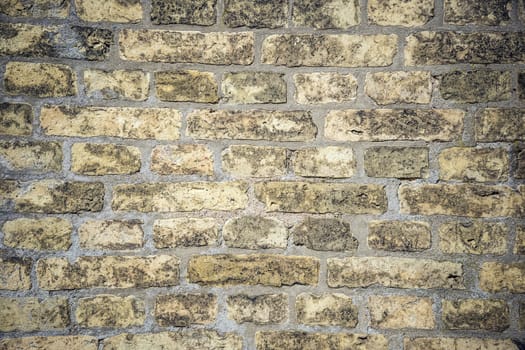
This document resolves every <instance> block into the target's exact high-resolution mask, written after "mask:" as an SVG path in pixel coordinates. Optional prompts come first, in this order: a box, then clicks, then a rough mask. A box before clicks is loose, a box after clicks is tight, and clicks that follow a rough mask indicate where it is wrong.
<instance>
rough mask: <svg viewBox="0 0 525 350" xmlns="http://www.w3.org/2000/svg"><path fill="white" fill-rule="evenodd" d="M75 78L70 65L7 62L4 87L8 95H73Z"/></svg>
mask: <svg viewBox="0 0 525 350" xmlns="http://www.w3.org/2000/svg"><path fill="white" fill-rule="evenodd" d="M76 79H77V78H76V74H75V73H74V72H73V70H72V69H71V67H69V66H66V65H63V64H49V63H30V62H8V63H7V65H6V67H5V73H4V87H5V91H6V92H7V93H8V94H10V95H29V96H35V97H60V96H75V95H76V94H77V84H76Z"/></svg>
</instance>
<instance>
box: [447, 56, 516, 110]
mask: <svg viewBox="0 0 525 350" xmlns="http://www.w3.org/2000/svg"><path fill="white" fill-rule="evenodd" d="M524 48H525V46H524ZM511 82H512V76H511V73H510V72H498V71H482V70H477V71H470V72H461V71H453V72H450V73H446V74H443V75H441V76H440V85H439V92H440V93H441V97H442V98H444V99H445V100H454V101H456V102H461V103H482V102H497V101H505V100H508V99H510V98H511V96H512V83H511Z"/></svg>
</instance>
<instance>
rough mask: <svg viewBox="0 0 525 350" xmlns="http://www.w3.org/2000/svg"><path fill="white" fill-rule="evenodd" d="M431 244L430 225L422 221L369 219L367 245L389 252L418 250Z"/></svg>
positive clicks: (427, 247) (424, 248)
mask: <svg viewBox="0 0 525 350" xmlns="http://www.w3.org/2000/svg"><path fill="white" fill-rule="evenodd" d="M431 245H432V237H431V234H430V225H429V224H428V223H427V222H422V221H370V222H369V224H368V246H369V247H370V248H372V249H377V250H385V251H391V252H419V251H423V250H426V249H429V248H430V246H431Z"/></svg>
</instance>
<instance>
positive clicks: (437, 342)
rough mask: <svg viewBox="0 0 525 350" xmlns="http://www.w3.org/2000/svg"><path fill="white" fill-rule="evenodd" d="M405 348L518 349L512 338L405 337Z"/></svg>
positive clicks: (442, 349) (420, 349)
mask: <svg viewBox="0 0 525 350" xmlns="http://www.w3.org/2000/svg"><path fill="white" fill-rule="evenodd" d="M404 344H405V350H449V349H458V350H459V349H476V350H518V347H517V346H516V345H515V344H514V343H513V342H512V340H510V339H479V338H405V340H404Z"/></svg>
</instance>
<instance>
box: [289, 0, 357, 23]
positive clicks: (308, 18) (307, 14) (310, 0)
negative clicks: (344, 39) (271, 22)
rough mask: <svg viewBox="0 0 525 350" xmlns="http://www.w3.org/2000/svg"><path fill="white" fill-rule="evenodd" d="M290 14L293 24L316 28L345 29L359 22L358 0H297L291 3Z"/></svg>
mask: <svg viewBox="0 0 525 350" xmlns="http://www.w3.org/2000/svg"><path fill="white" fill-rule="evenodd" d="M292 14H293V23H294V25H295V26H303V27H314V28H317V29H332V28H340V29H347V28H349V27H352V26H355V25H358V24H359V23H360V22H361V21H360V16H361V11H360V8H359V1H358V0H346V1H345V0H343V1H338V0H328V1H323V2H321V3H320V2H317V1H315V0H298V1H295V2H294V3H293V11H292Z"/></svg>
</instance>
